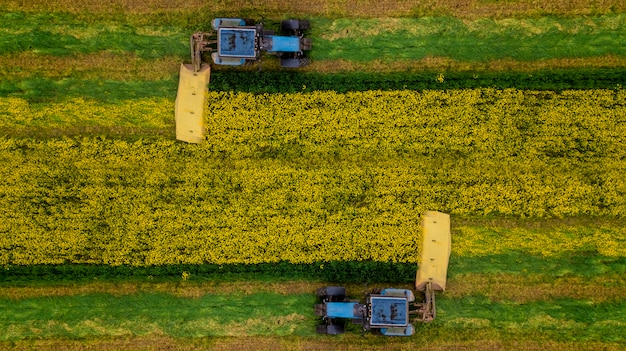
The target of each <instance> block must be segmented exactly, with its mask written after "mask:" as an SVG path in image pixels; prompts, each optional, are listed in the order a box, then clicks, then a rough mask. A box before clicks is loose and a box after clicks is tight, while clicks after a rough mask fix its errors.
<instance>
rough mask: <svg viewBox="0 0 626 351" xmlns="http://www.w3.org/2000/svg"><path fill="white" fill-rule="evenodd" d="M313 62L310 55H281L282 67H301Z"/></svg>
mask: <svg viewBox="0 0 626 351" xmlns="http://www.w3.org/2000/svg"><path fill="white" fill-rule="evenodd" d="M310 63H311V61H310V60H309V58H308V57H281V58H280V67H283V68H300V67H304V66H308V65H309V64H310Z"/></svg>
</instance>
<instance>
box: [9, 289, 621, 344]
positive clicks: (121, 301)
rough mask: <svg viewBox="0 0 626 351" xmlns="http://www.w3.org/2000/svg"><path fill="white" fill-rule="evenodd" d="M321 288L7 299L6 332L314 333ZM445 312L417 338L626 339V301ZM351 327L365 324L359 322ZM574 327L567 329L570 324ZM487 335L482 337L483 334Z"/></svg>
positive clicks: (455, 304) (450, 304) (445, 308)
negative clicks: (186, 295) (316, 293)
mask: <svg viewBox="0 0 626 351" xmlns="http://www.w3.org/2000/svg"><path fill="white" fill-rule="evenodd" d="M314 303H315V296H314V294H312V293H311V294H298V295H277V294H271V293H256V294H248V295H238V294H215V295H205V296H202V297H199V298H192V299H190V298H181V297H176V296H173V295H170V294H163V293H139V294H132V295H123V296H119V295H117V296H116V295H109V294H90V295H81V296H62V297H38V298H27V299H21V300H7V299H0V307H2V310H3V317H2V319H0V340H2V341H13V340H23V339H30V338H70V339H74V338H93V337H111V336H122V335H126V336H131V335H136V336H147V335H153V334H157V335H167V336H172V337H176V338H194V337H206V336H255V335H267V336H269V335H273V336H282V335H299V336H313V335H314V333H315V332H314V325H315V324H316V320H315V317H314V314H313V308H312V307H313V304H314ZM437 312H438V319H437V320H436V321H435V322H433V323H432V324H430V325H421V324H420V325H418V326H417V328H416V335H415V336H414V337H412V338H409V340H410V339H418V338H419V339H420V340H424V339H426V340H427V339H429V338H432V337H434V336H437V337H441V335H447V336H448V338H447V340H449V341H459V342H460V341H470V340H477V337H480V338H481V339H494V338H496V337H499V340H509V341H510V340H517V341H519V340H520V339H532V340H544V341H548V340H552V341H558V342H606V343H611V342H615V343H619V342H624V340H625V339H624V338H625V337H624V335H626V323H624V319H623V316H624V315H625V314H626V302H624V301H620V302H603V303H589V302H588V301H584V300H572V299H554V300H549V301H532V302H526V303H523V304H519V303H515V302H507V301H504V302H494V301H490V300H489V299H486V298H484V297H481V296H467V297H462V298H456V299H450V298H448V297H447V296H446V295H442V296H440V297H439V298H438V311H437ZM349 331H350V332H351V333H355V334H358V332H359V328H358V327H357V326H351V327H350V328H349ZM564 331H566V332H564ZM478 340H480V339H478Z"/></svg>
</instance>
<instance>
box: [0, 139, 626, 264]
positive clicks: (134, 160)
mask: <svg viewBox="0 0 626 351" xmlns="http://www.w3.org/2000/svg"><path fill="white" fill-rule="evenodd" d="M0 141H1V143H0V160H1V161H2V162H1V166H0V172H1V173H2V174H3V182H2V184H0V194H1V196H0V206H1V207H2V208H3V209H4V211H3V212H2V214H0V264H20V265H23V264H26V265H30V264H60V263H67V262H69V263H91V264H109V265H121V264H127V265H136V266H150V265H163V264H202V263H212V264H236V263H245V264H258V263H272V262H281V261H284V262H291V263H313V262H328V261H334V260H338V259H339V260H346V261H376V262H399V263H403V262H404V263H406V262H409V263H411V262H415V260H416V258H417V252H418V250H419V241H420V238H419V232H420V227H419V221H420V215H421V213H423V211H424V210H432V209H434V210H442V211H446V212H449V213H451V214H452V215H453V216H464V215H471V216H477V215H485V214H489V213H497V214H501V215H502V214H504V215H515V216H532V217H542V216H576V215H590V216H610V215H613V216H623V215H624V213H626V199H625V198H624V189H626V183H625V180H624V177H623V174H624V171H625V170H626V167H625V166H624V164H623V161H619V160H611V161H610V162H612V163H610V164H609V163H608V161H606V162H607V163H605V164H601V165H597V166H591V165H588V164H585V163H576V162H573V164H572V165H568V164H561V165H557V166H555V165H552V164H550V163H545V162H542V161H538V160H537V161H535V162H532V163H531V162H529V163H521V164H516V163H514V162H511V160H510V159H506V160H474V161H475V162H467V161H461V162H450V160H444V161H443V162H440V161H439V160H436V159H434V160H429V159H427V158H396V159H373V160H361V161H340V160H329V161H319V160H318V161H311V160H307V159H304V158H302V159H294V160H289V161H285V160H280V159H268V160H259V159H250V158H246V159H241V160H228V159H225V160H218V159H215V158H214V157H213V154H212V153H211V152H210V151H208V150H207V149H204V148H201V147H197V146H195V145H186V144H181V143H177V142H174V141H170V140H167V141H154V142H146V141H136V142H125V141H120V140H107V139H101V138H84V139H69V138H68V139H51V140H44V141H34V140H15V139H6V138H2V139H0ZM605 167H608V168H605ZM586 173H590V174H591V175H592V177H591V176H589V175H586ZM535 234H536V233H535V232H523V231H521V232H520V231H517V232H512V234H511V235H507V234H506V233H502V234H500V233H498V232H497V231H496V232H494V233H489V236H488V237H486V236H485V235H482V234H480V233H478V234H477V233H476V232H475V231H473V230H472V229H471V228H469V229H468V228H464V227H461V228H459V229H458V230H457V231H455V233H454V234H453V241H454V242H455V245H454V249H453V252H454V254H456V255H465V256H467V255H470V256H471V255H487V254H492V253H493V254H498V253H506V252H508V251H511V250H514V251H523V252H528V253H532V254H536V255H543V256H554V255H557V256H558V255H562V254H567V253H572V252H581V251H589V250H591V251H597V252H600V253H601V254H602V255H604V256H616V257H620V256H623V255H624V249H623V248H624V245H623V239H622V233H621V231H620V229H619V228H598V230H597V231H593V232H588V231H577V230H570V229H568V228H563V229H559V230H556V231H553V232H549V233H546V236H541V239H538V237H537V236H536V235H535ZM559 238H560V239H564V240H562V241H561V240H560V239H559ZM565 239H567V240H565Z"/></svg>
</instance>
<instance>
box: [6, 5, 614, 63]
mask: <svg viewBox="0 0 626 351" xmlns="http://www.w3.org/2000/svg"><path fill="white" fill-rule="evenodd" d="M209 18H210V16H209ZM311 21H312V23H311V26H312V30H311V33H310V37H311V38H312V39H313V43H314V45H313V50H312V52H311V57H312V58H313V59H314V60H331V59H332V60H336V59H343V60H348V61H360V62H367V61H372V60H381V61H383V62H395V61H397V60H406V59H413V60H419V59H422V58H424V57H427V56H435V57H447V58H451V59H454V60H460V61H489V60H496V59H504V58H512V59H516V60H526V61H530V60H539V59H549V58H563V57H570V58H575V57H593V56H603V55H621V56H623V55H626V48H625V47H624V46H623V45H622V43H623V42H624V40H625V39H624V38H625V36H626V32H625V31H624V30H623V28H624V23H625V22H626V15H624V14H609V15H602V16H596V17H574V18H559V17H540V18H537V19H535V18H531V19H507V20H490V19H482V20H474V21H462V20H460V19H456V18H453V17H424V18H417V19H411V18H407V19H357V20H355V19H335V20H331V19H322V18H317V19H312V20H311ZM0 23H2V25H0V54H8V53H17V52H22V51H35V52H37V53H41V54H51V55H70V54H76V53H90V52H96V51H99V50H111V51H123V52H131V53H134V54H136V55H137V56H139V57H142V58H157V57H163V56H170V55H179V56H181V57H182V58H187V55H188V51H189V49H188V37H189V35H190V34H191V33H192V32H193V30H190V29H189V28H182V27H176V26H163V25H161V26H157V25H144V26H140V27H139V26H135V25H132V24H129V23H128V22H126V21H125V20H124V19H120V20H118V21H116V22H109V21H99V20H95V21H94V22H91V23H90V22H85V18H80V17H78V16H73V15H70V14H59V13H47V14H41V13H40V14H26V13H20V12H8V13H3V14H1V15H0ZM272 25H273V26H277V23H275V22H274V23H269V22H268V27H271V26H272ZM197 29H204V30H209V29H210V28H209V27H208V26H207V27H206V28H197Z"/></svg>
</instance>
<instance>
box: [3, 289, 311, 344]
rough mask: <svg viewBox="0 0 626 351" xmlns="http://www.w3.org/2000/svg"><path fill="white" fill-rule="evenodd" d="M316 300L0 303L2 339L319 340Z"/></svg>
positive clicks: (109, 298) (99, 298)
mask: <svg viewBox="0 0 626 351" xmlns="http://www.w3.org/2000/svg"><path fill="white" fill-rule="evenodd" d="M313 303H314V296H313V295H311V294H306V295H288V296H284V295H279V294H271V293H259V294H253V295H233V294H228V295H221V294H220V295H207V296H203V297H201V298H197V299H190V298H179V297H175V296H173V295H169V294H162V293H152V294H150V293H142V294H136V295H126V296H113V295H107V294H93V295H85V296H71V297H53V298H52V297H48V298H45V297H44V298H32V299H25V300H19V301H12V300H6V299H0V308H1V309H2V311H3V313H2V317H0V330H2V332H0V340H2V341H11V340H21V339H29V338H59V337H64V338H71V339H75V338H90V337H110V336H121V335H127V336H131V335H137V336H141V335H152V334H165V335H170V336H174V337H180V338H190V337H204V336H250V335H278V336H280V335H313V334H314V333H315V330H314V327H313V324H314V322H313V319H314V318H313V316H312V306H313Z"/></svg>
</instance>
